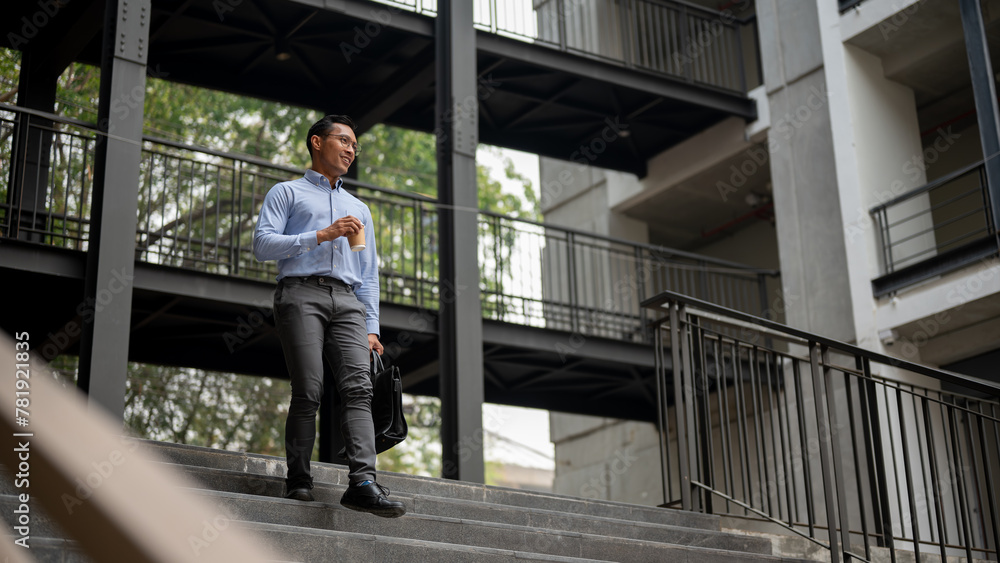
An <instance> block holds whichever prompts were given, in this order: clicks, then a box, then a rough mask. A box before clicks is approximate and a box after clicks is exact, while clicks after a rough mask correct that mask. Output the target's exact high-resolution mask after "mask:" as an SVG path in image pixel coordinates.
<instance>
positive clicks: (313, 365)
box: [274, 276, 375, 490]
mask: <svg viewBox="0 0 1000 563" xmlns="http://www.w3.org/2000/svg"><path fill="white" fill-rule="evenodd" d="M274 320H275V327H276V328H277V330H278V337H279V338H280V339H281V348H282V350H283V351H284V353H285V363H286V365H287V366H288V373H289V375H290V376H291V380H292V401H291V404H290V405H289V407H288V418H287V419H286V421H285V454H286V456H287V459H286V462H287V464H288V474H287V477H286V479H285V486H286V487H287V488H288V490H292V489H295V488H299V487H307V488H312V475H311V473H310V471H309V458H310V457H312V451H313V446H314V444H315V442H316V411H317V410H318V409H319V405H320V400H321V399H322V397H323V383H324V381H323V358H326V361H327V363H328V364H329V365H330V370H331V371H332V372H333V383H334V384H335V385H336V386H337V392H338V394H339V396H340V401H341V404H340V423H341V432H342V433H343V435H344V445H345V446H346V448H347V452H346V453H347V460H348V467H349V469H350V474H349V478H350V482H351V483H352V484H356V483H360V482H362V481H364V480H366V479H369V480H372V481H374V480H375V429H374V425H373V424H372V409H371V404H372V382H371V375H370V363H369V359H368V329H367V327H366V325H365V306H364V305H363V304H362V303H361V302H360V301H358V298H357V296H355V295H354V292H352V291H351V289H350V288H349V287H348V286H347V285H346V284H344V283H343V282H341V281H340V280H336V279H333V278H323V277H318V276H310V277H308V278H292V277H288V278H283V279H282V280H281V281H280V282H278V289H277V290H276V291H275V293H274ZM332 426H333V425H332V424H331V425H329V426H327V427H328V428H330V427H332Z"/></svg>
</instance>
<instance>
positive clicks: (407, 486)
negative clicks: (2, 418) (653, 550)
mask: <svg viewBox="0 0 1000 563" xmlns="http://www.w3.org/2000/svg"><path fill="white" fill-rule="evenodd" d="M142 447H144V448H147V449H148V451H150V452H153V453H155V454H157V455H159V456H160V457H162V458H165V459H166V460H168V461H171V462H173V463H176V464H180V465H188V466H193V467H206V468H215V469H227V470H230V471H238V472H243V473H246V474H248V475H258V476H271V477H280V478H282V479H283V478H284V476H285V460H284V458H280V457H274V456H265V455H259V454H246V453H240V452H227V451H221V450H212V449H209V448H202V447H198V446H188V445H182V444H168V443H163V442H150V441H142ZM311 465H312V471H313V480H314V483H326V484H332V485H343V486H346V485H347V468H346V467H344V466H342V465H336V464H329V463H316V462H314V463H312V464H311ZM378 480H379V483H380V484H382V485H385V486H386V487H389V489H391V490H392V491H394V494H401V493H404V492H405V493H407V494H411V495H424V496H434V497H440V498H446V499H455V500H468V501H476V502H482V503H487V504H494V505H500V506H511V507H520V508H539V509H544V510H550V511H555V512H561V513H566V514H582V515H589V516H601V517H605V518H615V519H619V520H629V521H634V522H646V523H650V524H665V525H671V526H682V527H685V528H698V529H702V530H713V531H720V530H721V526H720V523H719V522H720V520H719V517H718V516H712V515H708V514H698V513H692V512H683V511H680V510H672V509H664V508H656V507H649V506H640V505H634V504H627V503H620V502H613V501H605V500H592V499H584V498H578V497H571V496H567V495H558V494H555V493H540V492H533V491H524V490H520V489H508V488H504V487H492V486H486V485H481V484H477V483H469V482H464V481H452V480H446V479H435V478H430V477H420V476H414V475H405V474H400V473H389V472H381V473H379V476H378ZM257 486H258V487H260V486H263V484H258V485H257ZM0 492H2V491H0ZM235 492H255V491H252V490H251V491H235ZM272 496H281V495H280V494H273V495H272Z"/></svg>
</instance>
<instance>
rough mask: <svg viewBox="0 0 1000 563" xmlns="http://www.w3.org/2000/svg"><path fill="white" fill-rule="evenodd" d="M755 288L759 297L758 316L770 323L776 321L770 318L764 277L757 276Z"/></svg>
mask: <svg viewBox="0 0 1000 563" xmlns="http://www.w3.org/2000/svg"><path fill="white" fill-rule="evenodd" d="M757 287H758V290H757V292H758V294H759V295H760V316H761V317H764V318H765V319H768V320H772V321H774V320H777V319H772V318H771V308H770V307H768V298H767V276H766V275H764V274H757ZM768 346H770V344H768Z"/></svg>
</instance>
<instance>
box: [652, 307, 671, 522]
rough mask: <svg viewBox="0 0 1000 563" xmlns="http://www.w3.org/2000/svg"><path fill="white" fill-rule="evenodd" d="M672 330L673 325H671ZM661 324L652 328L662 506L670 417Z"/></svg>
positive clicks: (667, 494)
mask: <svg viewBox="0 0 1000 563" xmlns="http://www.w3.org/2000/svg"><path fill="white" fill-rule="evenodd" d="M671 330H673V327H671ZM662 331H663V324H662V323H660V324H657V325H656V328H654V329H653V347H654V349H655V354H656V365H655V368H654V369H655V370H656V371H655V373H656V423H657V430H658V431H659V440H658V444H659V446H660V479H661V482H662V484H663V506H667V505H669V503H670V481H669V479H667V471H668V470H669V467H670V417H669V414H668V412H667V409H668V406H669V403H668V402H667V369H666V366H665V365H664V359H665V358H664V357H663V354H664V350H663V334H662Z"/></svg>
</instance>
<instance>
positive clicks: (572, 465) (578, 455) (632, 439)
mask: <svg viewBox="0 0 1000 563" xmlns="http://www.w3.org/2000/svg"><path fill="white" fill-rule="evenodd" d="M549 428H550V432H551V437H552V442H553V444H555V452H556V456H555V458H556V471H555V480H554V482H553V492H556V493H559V494H565V495H573V496H580V497H585V498H593V499H603V500H614V501H619V502H630V503H635V504H642V505H647V506H656V505H659V504H661V503H662V502H663V486H662V485H661V473H660V451H659V448H658V446H657V433H656V427H655V426H654V425H652V424H647V423H641V422H631V421H623V420H616V419H610V418H598V417H592V416H581V415H571V414H565V413H557V412H553V413H551V414H550V418H549Z"/></svg>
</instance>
